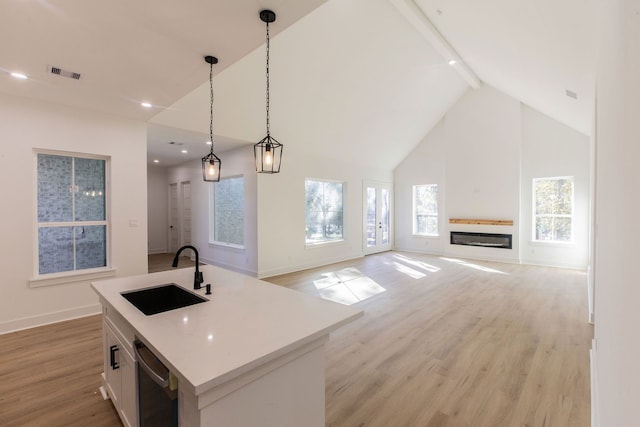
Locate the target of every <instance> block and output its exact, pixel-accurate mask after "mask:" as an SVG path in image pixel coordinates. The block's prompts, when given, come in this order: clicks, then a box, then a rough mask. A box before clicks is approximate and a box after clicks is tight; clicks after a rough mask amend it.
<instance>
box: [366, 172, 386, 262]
mask: <svg viewBox="0 0 640 427" xmlns="http://www.w3.org/2000/svg"><path fill="white" fill-rule="evenodd" d="M363 199H364V217H365V221H364V222H365V244H364V246H365V248H364V252H365V254H373V253H376V252H383V251H389V250H391V243H392V238H393V236H392V229H391V224H392V222H391V202H392V194H391V185H390V184H385V183H374V182H367V181H365V183H364V197H363Z"/></svg>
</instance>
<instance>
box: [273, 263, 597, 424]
mask: <svg viewBox="0 0 640 427" xmlns="http://www.w3.org/2000/svg"><path fill="white" fill-rule="evenodd" d="M343 269H350V270H351V271H350V272H351V273H352V274H355V273H356V272H360V273H361V274H362V275H364V276H366V277H367V278H368V279H369V280H371V281H373V282H375V283H376V284H377V285H379V286H380V287H382V288H384V292H381V293H378V294H377V295H374V296H372V297H370V298H368V299H365V300H362V301H360V302H358V303H357V304H358V305H359V306H360V307H362V308H363V309H364V310H365V315H364V317H363V318H361V319H359V320H358V321H356V322H354V323H352V324H350V325H348V326H346V327H344V328H342V329H340V330H338V331H336V332H335V333H334V334H332V337H331V340H330V342H329V344H328V349H327V379H326V393H327V399H326V402H327V425H329V426H341V427H342V426H346V427H350V426H365V425H366V426H391V425H393V426H456V427H464V426H473V427H476V426H491V427H495V426H509V427H510V426H563V427H564V426H589V425H590V389H589V387H590V386H589V347H590V342H591V338H592V336H593V328H592V326H591V325H589V324H588V323H587V300H586V276H585V274H584V272H580V271H574V270H563V269H556V268H545V267H534V266H523V265H515V264H501V263H491V262H482V261H468V260H452V259H447V258H441V257H433V256H428V255H419V254H409V253H398V252H387V253H383V254H378V255H373V256H368V257H365V258H364V259H362V260H356V261H350V262H345V263H339V264H335V265H331V266H327V267H322V268H317V269H312V270H307V271H302V272H297V273H291V274H287V275H284V276H279V277H273V278H269V279H267V280H268V281H270V282H272V283H276V284H280V285H283V286H287V287H290V288H292V289H297V290H301V291H303V292H309V293H316V294H320V292H318V289H316V284H318V283H322V285H324V282H322V280H323V279H324V278H327V277H331V275H332V274H335V273H336V272H339V271H341V270H343ZM354 270H356V271H354ZM344 285H345V286H347V287H348V285H349V280H346V281H345V282H344Z"/></svg>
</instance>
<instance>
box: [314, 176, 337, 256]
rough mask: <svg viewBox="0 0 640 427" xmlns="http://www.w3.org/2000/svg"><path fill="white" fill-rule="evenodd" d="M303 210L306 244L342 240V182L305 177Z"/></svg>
mask: <svg viewBox="0 0 640 427" xmlns="http://www.w3.org/2000/svg"><path fill="white" fill-rule="evenodd" d="M305 212H306V228H305V236H306V238H305V241H306V243H307V244H315V243H324V242H332V241H337V240H342V239H343V238H344V227H343V184H342V183H341V182H334V181H319V180H312V179H306V180H305Z"/></svg>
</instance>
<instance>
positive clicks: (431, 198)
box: [413, 184, 438, 236]
mask: <svg viewBox="0 0 640 427" xmlns="http://www.w3.org/2000/svg"><path fill="white" fill-rule="evenodd" d="M413 234H415V235H419V236H437V235H438V184H428V185H414V186H413Z"/></svg>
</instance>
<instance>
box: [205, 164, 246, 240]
mask: <svg viewBox="0 0 640 427" xmlns="http://www.w3.org/2000/svg"><path fill="white" fill-rule="evenodd" d="M212 228H213V241H214V242H215V243H221V244H224V245H228V246H236V247H244V177H242V176H238V177H231V178H222V179H221V180H220V181H219V182H216V183H215V184H214V185H213V227H212Z"/></svg>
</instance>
